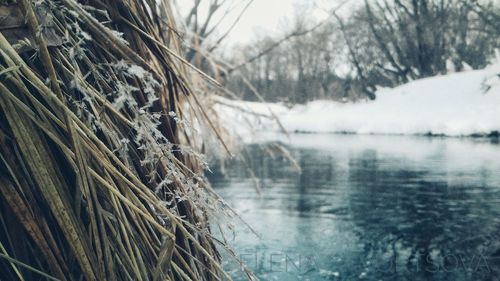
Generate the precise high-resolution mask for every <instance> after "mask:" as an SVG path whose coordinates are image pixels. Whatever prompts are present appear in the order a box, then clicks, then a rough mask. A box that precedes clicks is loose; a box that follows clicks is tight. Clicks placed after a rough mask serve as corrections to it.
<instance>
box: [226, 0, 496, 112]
mask: <svg viewBox="0 0 500 281" xmlns="http://www.w3.org/2000/svg"><path fill="white" fill-rule="evenodd" d="M330 13H331V16H330V18H328V20H327V21H325V22H323V23H319V24H316V26H315V25H314V24H311V23H310V22H311V19H309V18H308V14H307V13H306V14H303V15H301V16H296V18H295V19H294V24H293V25H290V28H289V30H285V31H284V32H283V34H282V35H281V37H279V36H277V37H269V36H262V37H261V38H259V39H258V40H256V41H255V42H252V43H251V44H248V45H247V46H244V47H243V48H241V52H240V53H238V54H236V55H235V56H234V57H233V58H231V60H232V62H233V67H234V69H231V68H230V70H229V74H228V75H229V76H230V79H227V81H228V82H227V83H228V87H229V89H231V91H232V92H234V93H238V94H241V97H242V98H244V99H247V100H255V99H256V92H257V93H259V94H260V95H262V97H263V98H264V99H266V100H268V101H284V102H290V103H304V102H307V101H310V100H314V99H334V100H356V99H360V98H370V99H374V98H376V97H375V90H376V88H377V87H381V86H382V87H387V86H390V87H393V86H397V85H400V84H403V83H406V82H408V81H411V80H414V79H419V78H423V77H428V76H433V75H438V74H445V73H448V72H450V71H461V70H464V69H468V68H472V69H478V68H483V67H484V66H486V65H487V64H488V62H489V61H490V60H491V59H492V58H493V57H494V54H495V48H500V36H499V35H500V1H495V0H491V1H489V0H488V1H479V0H374V1H369V0H365V1H364V2H363V4H362V5H359V6H357V9H356V10H354V11H353V12H352V13H351V14H350V16H349V17H346V16H345V15H344V16H342V17H341V16H338V15H337V14H335V12H330ZM311 26H312V28H311ZM308 28H309V29H308Z"/></svg>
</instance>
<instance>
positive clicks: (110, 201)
mask: <svg viewBox="0 0 500 281" xmlns="http://www.w3.org/2000/svg"><path fill="white" fill-rule="evenodd" d="M13 2H17V3H11V4H7V2H1V3H0V5H2V6H0V14H1V15H2V18H3V19H4V20H3V21H2V22H0V28H1V30H2V34H0V92H1V94H0V225H1V227H0V279H1V280H144V281H146V280H221V279H230V277H229V276H228V275H227V274H226V273H225V272H224V270H223V269H222V267H221V263H220V257H219V255H218V253H217V250H216V249H215V246H214V243H215V241H216V240H215V239H214V238H212V236H211V235H210V230H209V225H208V218H207V212H214V213H217V212H219V206H220V205H221V204H222V203H220V200H219V199H218V198H217V197H216V195H214V193H213V192H212V191H211V190H210V189H209V187H208V186H207V185H206V183H205V179H204V178H203V174H202V172H203V169H204V161H203V158H202V157H201V156H200V155H199V154H198V153H197V152H195V151H194V150H193V149H191V148H192V147H194V143H193V141H199V140H197V139H196V133H193V131H192V128H191V127H190V126H189V122H185V119H186V118H188V116H189V118H194V117H197V116H198V117H199V118H201V119H203V117H206V114H204V111H203V109H202V107H201V104H200V103H199V102H198V99H197V98H196V96H195V95H194V94H193V91H192V90H191V88H190V87H191V84H190V76H189V75H188V74H187V73H188V70H189V69H191V70H193V69H192V66H190V65H189V64H187V63H186V62H185V61H183V60H182V58H180V57H179V56H178V55H177V52H178V50H179V43H178V36H177V35H176V33H175V29H174V28H175V24H174V21H173V19H172V13H171V10H170V5H169V3H168V1H166V0H165V1H160V0H86V1H79V2H77V1H75V0H41V1H33V2H32V1H28V0H18V1H13ZM24 17H25V18H26V21H25V20H24ZM25 23H26V24H25ZM191 72H194V71H191ZM186 110H189V112H186ZM200 124H205V126H208V127H209V126H210V124H211V123H209V122H206V121H203V122H201V123H200ZM207 124H208V125H207ZM181 140H182V141H181Z"/></svg>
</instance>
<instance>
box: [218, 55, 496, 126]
mask: <svg viewBox="0 0 500 281" xmlns="http://www.w3.org/2000/svg"><path fill="white" fill-rule="evenodd" d="M499 75H500V62H499V63H496V64H493V65H491V66H489V67H487V68H485V69H482V70H473V71H465V72H460V73H452V74H448V75H442V76H435V77H431V78H426V79H420V80H416V81H412V82H410V83H408V84H405V85H402V86H399V87H396V88H392V89H389V88H384V89H380V90H378V91H377V93H376V94H377V99H376V100H374V101H363V102H357V103H340V102H334V101H327V100H318V101H313V102H310V103H308V104H306V105H297V106H294V107H293V108H291V109H288V108H286V107H285V106H283V105H282V104H274V103H256V102H244V101H229V100H227V99H223V98H218V99H219V101H220V103H218V104H217V106H216V110H217V111H218V113H219V115H220V116H221V117H222V118H221V120H222V121H223V123H225V124H226V125H227V126H228V127H230V128H233V129H234V130H236V132H237V133H240V134H241V133H242V134H243V135H245V136H248V135H250V134H251V132H250V131H249V130H248V128H246V127H245V126H244V125H245V123H247V124H251V125H253V127H252V128H253V130H254V131H278V130H280V127H279V126H278V124H277V122H276V121H275V120H273V118H272V114H271V113H270V111H269V109H271V110H272V111H273V112H274V114H275V115H277V116H278V117H279V119H280V121H281V123H282V124H283V126H284V128H285V129H286V131H288V132H296V131H300V132H311V133H339V132H348V133H357V134H398V135H399V134H404V135H415V134H439V135H447V136H467V135H474V134H482V135H483V134H489V133H491V132H493V131H500V117H499V114H500V76H499ZM239 109H244V110H239ZM247 111H248V112H254V113H255V114H250V113H248V112H247ZM247 127H248V126H247Z"/></svg>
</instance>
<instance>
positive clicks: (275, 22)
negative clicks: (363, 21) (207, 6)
mask: <svg viewBox="0 0 500 281" xmlns="http://www.w3.org/2000/svg"><path fill="white" fill-rule="evenodd" d="M317 1H325V0H316V1H315V0H254V1H253V3H252V4H251V6H250V7H249V8H248V10H247V11H246V13H245V14H244V15H243V17H242V18H241V20H240V21H239V23H238V25H237V26H236V27H235V28H234V29H233V31H232V32H231V34H230V38H228V39H229V40H230V41H231V43H246V42H248V41H250V39H252V38H253V37H254V36H255V33H256V32H259V33H275V32H279V31H281V30H283V29H284V28H285V27H286V25H287V23H289V19H290V18H293V16H294V15H295V14H296V13H301V12H306V11H307V12H308V13H311V12H312V13H313V14H314V17H315V18H317V20H321V19H322V18H325V17H326V14H325V13H324V12H322V11H320V10H318V9H313V6H314V3H315V2H317ZM192 2H193V1H192V0H177V3H178V5H179V6H180V8H181V13H183V14H186V13H187V9H189V8H190V7H192ZM207 2H208V1H207ZM327 2H330V3H332V2H337V0H327ZM240 10H241V9H240ZM237 14H238V13H233V15H232V16H229V17H228V18H227V20H226V21H225V22H224V24H223V25H222V26H221V27H222V29H224V28H225V27H229V26H230V25H231V23H232V22H233V21H234V18H236V16H237ZM287 19H288V21H287Z"/></svg>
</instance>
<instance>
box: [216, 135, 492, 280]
mask: <svg viewBox="0 0 500 281" xmlns="http://www.w3.org/2000/svg"><path fill="white" fill-rule="evenodd" d="M275 144H279V145H282V146H284V147H286V148H287V149H288V150H289V151H290V154H291V156H293V158H295V159H296V161H297V164H298V165H299V166H300V168H301V171H300V172H298V171H297V169H296V168H294V166H293V165H291V163H290V161H288V160H287V158H286V157H283V156H280V154H279V153H276V152H277V150H278V149H276V145H275ZM269 145H271V146H269ZM245 155H246V158H247V159H248V165H249V166H250V167H251V169H252V170H253V171H254V172H255V178H256V179H257V180H258V182H259V184H260V186H261V190H262V193H261V195H259V194H258V193H257V192H256V191H255V188H254V182H253V181H254V180H253V179H252V177H251V176H249V173H248V170H247V168H246V166H245V165H243V164H242V163H241V162H239V161H230V162H228V163H226V165H225V169H224V172H222V171H223V170H222V169H220V168H216V167H215V168H214V171H213V173H212V174H210V175H209V179H210V181H211V183H212V185H213V186H214V188H215V189H216V190H217V192H218V193H219V194H220V195H222V197H223V198H224V199H225V200H226V201H227V202H228V203H229V204H230V205H231V206H232V207H233V208H234V209H236V211H238V212H239V213H240V215H241V216H242V217H243V219H244V220H245V221H246V222H247V223H248V224H249V225H251V226H252V227H253V229H254V230H255V231H256V232H257V233H258V235H259V236H256V235H255V234H253V233H252V232H251V231H250V230H249V229H248V228H245V227H244V226H243V225H242V224H238V223H236V228H235V233H236V235H234V236H233V235H229V237H228V240H229V242H230V244H231V245H232V246H233V248H234V249H235V251H236V255H237V256H238V257H239V258H240V259H241V260H242V261H243V262H245V264H247V266H248V267H249V268H250V269H251V270H253V271H254V272H255V274H256V275H257V276H258V277H259V278H260V279H261V280H286V281H288V280H453V281H455V280H498V277H497V276H500V274H499V272H500V145H499V144H497V143H496V142H495V141H493V140H489V139H458V138H430V137H416V136H415V137H408V136H362V135H314V134H310V135H308V134H297V135H291V136H290V138H289V139H287V138H286V137H284V136H277V135H272V136H270V135H267V136H262V137H261V141H260V142H259V143H255V144H249V145H247V146H246V147H245ZM226 267H227V268H228V270H232V272H233V275H234V276H235V279H236V280H243V278H244V275H243V274H242V273H241V272H240V271H239V270H238V267H237V266H235V265H234V263H231V262H228V264H227V265H226Z"/></svg>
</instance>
